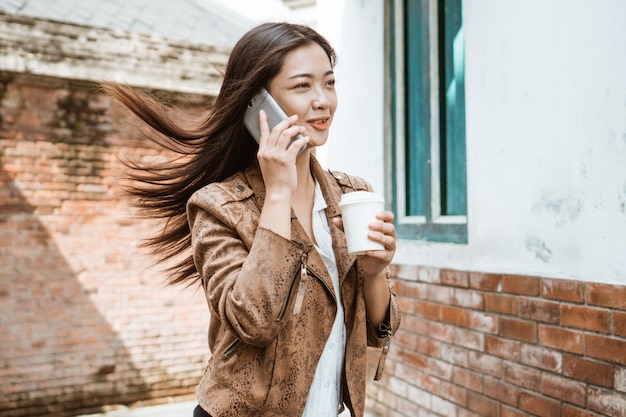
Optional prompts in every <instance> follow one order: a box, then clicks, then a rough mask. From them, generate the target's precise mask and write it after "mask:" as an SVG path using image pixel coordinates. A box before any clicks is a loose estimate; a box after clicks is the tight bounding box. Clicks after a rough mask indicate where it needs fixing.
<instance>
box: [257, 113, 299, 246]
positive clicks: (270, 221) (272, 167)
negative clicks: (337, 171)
mask: <svg viewBox="0 0 626 417" xmlns="http://www.w3.org/2000/svg"><path fill="white" fill-rule="evenodd" d="M297 120H298V118H297V116H296V115H294V116H291V117H288V118H286V119H285V120H283V121H282V122H280V123H278V124H277V125H276V126H275V127H274V129H272V131H271V132H270V129H269V125H268V123H267V116H266V114H265V112H264V111H262V110H261V111H260V112H259V123H260V126H261V138H260V140H259V152H258V153H257V158H258V160H259V166H260V167H261V173H262V175H263V182H264V183H265V201H264V203H263V209H262V210H261V218H260V219H259V227H263V228H266V229H269V230H272V231H274V232H275V233H277V234H279V235H281V236H283V237H284V238H286V239H291V198H292V196H293V194H294V192H295V190H296V187H297V186H298V175H297V170H296V157H297V155H298V151H299V150H300V148H302V146H304V145H305V144H306V143H308V141H309V138H308V137H303V138H299V139H297V140H296V141H294V142H293V143H292V144H291V146H290V145H289V144H290V143H291V138H293V137H294V136H296V135H297V134H298V133H300V134H302V133H304V127H302V126H295V125H294V123H295V122H296V121H297Z"/></svg>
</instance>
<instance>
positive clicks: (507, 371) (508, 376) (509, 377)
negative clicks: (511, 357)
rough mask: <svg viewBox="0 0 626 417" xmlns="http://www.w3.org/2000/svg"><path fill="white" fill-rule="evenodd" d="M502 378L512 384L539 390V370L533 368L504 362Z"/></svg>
mask: <svg viewBox="0 0 626 417" xmlns="http://www.w3.org/2000/svg"><path fill="white" fill-rule="evenodd" d="M502 378H503V379H504V380H505V381H506V382H510V383H511V384H513V385H517V386H520V387H523V388H528V389H531V390H533V391H539V387H540V382H541V372H540V371H539V370H537V369H535V368H531V367H528V366H524V365H520V364H517V363H513V362H504V364H503V365H502Z"/></svg>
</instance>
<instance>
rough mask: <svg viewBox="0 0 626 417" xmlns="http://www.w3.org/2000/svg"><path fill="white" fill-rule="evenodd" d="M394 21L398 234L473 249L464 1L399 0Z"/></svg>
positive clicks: (391, 9) (391, 52) (391, 64)
mask: <svg viewBox="0 0 626 417" xmlns="http://www.w3.org/2000/svg"><path fill="white" fill-rule="evenodd" d="M387 17H388V20H387V38H388V46H389V48H388V57H389V59H388V60H387V61H388V68H387V70H388V74H389V77H388V81H389V84H388V92H389V94H388V98H389V100H390V104H391V105H390V106H389V109H390V110H389V114H388V120H389V121H390V123H389V125H390V131H389V134H390V136H391V143H390V153H391V161H392V172H393V175H392V179H391V183H390V185H391V190H392V193H393V196H392V201H393V210H394V212H395V213H396V216H397V229H398V235H399V237H400V238H402V239H414V240H427V241H435V242H453V243H467V191H466V188H467V187H466V157H465V154H466V153H465V57H464V55H465V54H464V36H463V0H393V1H391V2H389V3H387Z"/></svg>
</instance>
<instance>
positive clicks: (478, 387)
mask: <svg viewBox="0 0 626 417" xmlns="http://www.w3.org/2000/svg"><path fill="white" fill-rule="evenodd" d="M452 382H454V383H455V384H457V385H461V386H463V387H465V388H468V389H469V390H471V391H475V392H482V391H483V375H482V374H481V373H479V372H474V371H470V370H469V369H465V368H462V367H454V370H453V372H452Z"/></svg>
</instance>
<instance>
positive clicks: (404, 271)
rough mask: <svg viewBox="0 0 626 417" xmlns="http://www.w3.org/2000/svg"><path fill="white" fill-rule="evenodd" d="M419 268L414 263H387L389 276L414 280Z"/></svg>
mask: <svg viewBox="0 0 626 417" xmlns="http://www.w3.org/2000/svg"><path fill="white" fill-rule="evenodd" d="M418 272H419V268H418V267H417V266H416V265H400V264H391V265H389V276H391V277H393V278H399V279H402V280H408V281H416V280H417V275H418Z"/></svg>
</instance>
